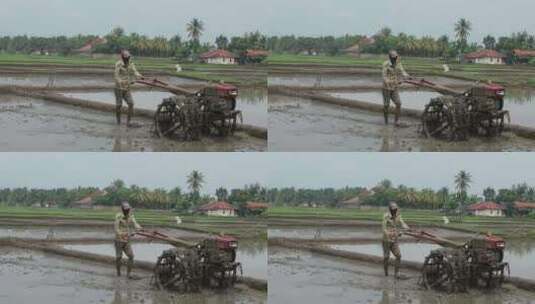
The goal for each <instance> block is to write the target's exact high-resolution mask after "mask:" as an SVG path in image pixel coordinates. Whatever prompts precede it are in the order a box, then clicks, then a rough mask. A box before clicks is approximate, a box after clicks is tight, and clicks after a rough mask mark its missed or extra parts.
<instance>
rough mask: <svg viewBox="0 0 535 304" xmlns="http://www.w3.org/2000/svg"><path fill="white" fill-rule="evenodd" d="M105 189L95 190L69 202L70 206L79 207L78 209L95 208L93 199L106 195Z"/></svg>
mask: <svg viewBox="0 0 535 304" xmlns="http://www.w3.org/2000/svg"><path fill="white" fill-rule="evenodd" d="M106 194H107V193H106V191H100V190H99V191H96V192H94V193H91V194H90V195H88V196H86V197H84V198H82V199H80V200H77V201H75V202H73V203H72V204H71V207H73V208H80V209H92V208H95V201H96V199H97V198H99V197H101V196H104V195H106Z"/></svg>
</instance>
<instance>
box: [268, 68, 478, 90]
mask: <svg viewBox="0 0 535 304" xmlns="http://www.w3.org/2000/svg"><path fill="white" fill-rule="evenodd" d="M379 72H380V71H379ZM426 79H427V80H429V81H433V82H437V83H440V84H443V85H455V86H459V85H462V86H465V85H470V84H471V82H467V81H464V80H458V79H453V78H447V77H426ZM382 83H383V78H382V77H381V76H380V75H379V73H378V74H377V75H363V74H361V75H307V74H292V75H270V76H269V78H268V85H269V86H291V87H352V86H373V85H382Z"/></svg>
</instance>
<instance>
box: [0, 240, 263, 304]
mask: <svg viewBox="0 0 535 304" xmlns="http://www.w3.org/2000/svg"><path fill="white" fill-rule="evenodd" d="M114 271H115V270H114V269H113V267H112V266H107V265H102V264H94V263H89V262H82V261H80V260H72V259H68V258H64V257H61V258H60V257H56V256H53V255H43V254H40V253H38V252H28V251H22V250H17V249H10V248H1V249H0V284H1V285H2V288H1V289H0V302H1V303H13V304H19V303H21V304H22V303H40V304H71V303H73V301H74V300H73V299H76V301H75V302H76V303H114V304H131V303H132V304H134V303H136V304H138V303H146V304H176V303H186V304H189V303H191V304H197V303H198V304H201V303H202V304H207V303H213V304H215V303H229V304H230V303H265V302H266V301H267V300H266V296H265V294H264V293H260V292H256V291H253V290H251V289H248V288H245V287H242V286H238V287H237V288H234V289H230V290H226V291H210V290H205V291H202V292H201V293H196V294H182V295H181V294H176V293H169V292H165V291H156V290H153V289H152V288H151V287H150V286H151V285H150V276H151V274H150V273H149V272H141V271H137V272H136V273H135V274H136V276H138V277H140V279H139V280H126V279H125V278H124V277H123V278H117V277H116V276H115V275H114Z"/></svg>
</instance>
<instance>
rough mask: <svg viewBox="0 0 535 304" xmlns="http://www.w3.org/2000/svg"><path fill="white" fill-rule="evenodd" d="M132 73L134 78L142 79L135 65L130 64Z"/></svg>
mask: <svg viewBox="0 0 535 304" xmlns="http://www.w3.org/2000/svg"><path fill="white" fill-rule="evenodd" d="M132 71H133V72H134V75H135V76H136V78H138V79H140V78H143V75H141V73H139V72H138V70H137V68H136V65H135V64H133V63H132Z"/></svg>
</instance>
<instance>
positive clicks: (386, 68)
mask: <svg viewBox="0 0 535 304" xmlns="http://www.w3.org/2000/svg"><path fill="white" fill-rule="evenodd" d="M387 71H388V64H386V63H384V64H383V81H384V82H385V83H388V82H389V81H390V80H389V79H388V77H387V75H388V72H387Z"/></svg>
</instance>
